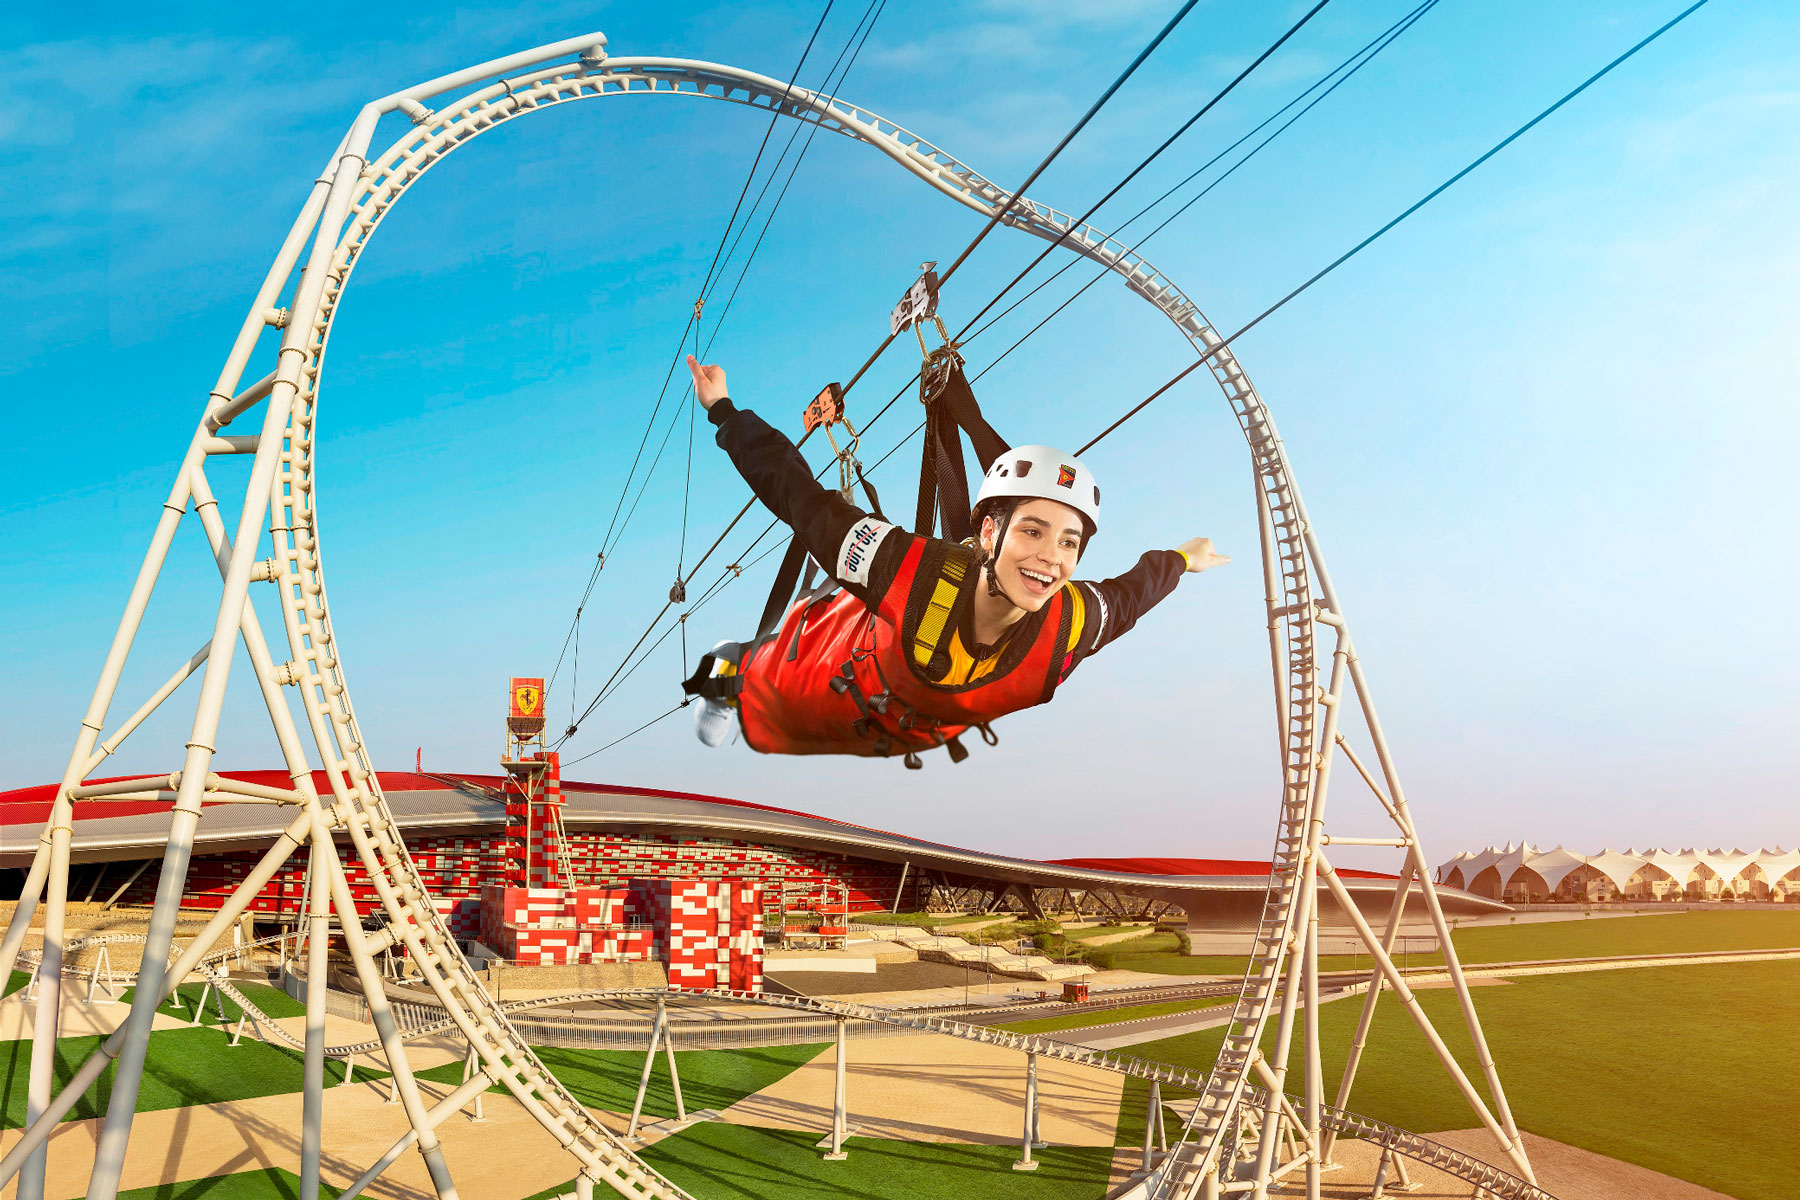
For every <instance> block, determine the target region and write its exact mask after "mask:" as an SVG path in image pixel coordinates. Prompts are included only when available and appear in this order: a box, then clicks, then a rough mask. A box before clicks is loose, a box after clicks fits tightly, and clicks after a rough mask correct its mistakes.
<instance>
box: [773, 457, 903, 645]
mask: <svg viewBox="0 0 1800 1200" xmlns="http://www.w3.org/2000/svg"><path fill="white" fill-rule="evenodd" d="M850 463H851V466H852V467H853V469H854V470H855V471H856V479H857V482H858V483H860V484H862V489H863V494H864V495H865V496H867V497H868V498H869V511H870V512H871V513H873V514H874V515H875V519H876V520H878V521H885V520H887V517H886V515H884V514H883V513H882V511H881V497H880V496H878V495H876V493H875V485H874V484H872V483H870V482H869V481H868V480H867V479H866V478H864V477H863V471H862V463H860V462H857V461H856V459H854V458H852V459H851V460H850ZM806 566H807V556H806V548H805V547H804V546H802V545H801V544H800V539H799V538H797V537H796V538H789V539H788V547H787V551H786V552H785V553H784V554H783V555H782V556H781V566H780V567H779V568H777V570H776V572H775V583H774V586H772V587H771V588H770V589H769V598H768V600H767V601H765V602H764V604H763V613H762V620H761V621H759V622H757V625H756V636H757V637H759V638H764V637H767V636H769V635H770V634H771V633H774V632H775V627H776V626H777V625H779V624H781V618H782V615H783V614H784V613H786V612H787V611H788V609H789V608H790V607H792V605H793V601H794V596H795V594H796V591H800V592H805V591H810V590H812V574H813V573H812V570H811V569H810V568H808V569H807V572H806V579H805V581H804V582H802V581H801V579H800V570H801V568H802V567H806ZM826 582H827V583H830V582H832V581H831V579H830V577H829V576H827V578H826Z"/></svg>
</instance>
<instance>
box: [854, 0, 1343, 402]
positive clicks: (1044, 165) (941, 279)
mask: <svg viewBox="0 0 1800 1200" xmlns="http://www.w3.org/2000/svg"><path fill="white" fill-rule="evenodd" d="M1329 2H1330V0H1319V5H1318V7H1317V8H1314V9H1313V12H1317V11H1319V8H1323V7H1324V6H1325V5H1326V4H1327V3H1329ZM1197 3H1199V0H1187V3H1186V4H1183V5H1182V6H1181V8H1180V9H1179V10H1177V11H1176V13H1175V15H1174V16H1172V17H1170V18H1169V23H1168V24H1166V25H1164V26H1163V27H1162V29H1161V31H1160V32H1158V33H1157V35H1156V36H1155V37H1153V38H1151V39H1150V44H1149V45H1148V46H1145V47H1144V48H1143V49H1142V50H1140V51H1138V56H1137V57H1136V58H1134V59H1132V60H1131V65H1130V66H1128V67H1126V68H1125V69H1124V70H1123V71H1122V72H1120V73H1119V77H1118V78H1117V79H1115V80H1113V81H1112V83H1111V84H1110V85H1108V87H1107V89H1106V90H1105V91H1104V92H1102V93H1100V98H1099V99H1098V100H1096V101H1094V103H1093V104H1091V105H1090V106H1089V107H1088V110H1087V111H1086V112H1085V113H1082V114H1081V120H1079V121H1077V122H1075V124H1074V126H1073V127H1071V128H1070V130H1069V132H1067V133H1065V134H1063V137H1062V141H1060V142H1058V143H1056V145H1055V146H1053V147H1051V150H1050V153H1048V154H1046V155H1045V156H1044V161H1043V162H1041V163H1039V164H1038V165H1037V167H1036V169H1035V170H1033V171H1032V172H1031V174H1029V175H1027V176H1026V177H1025V182H1024V183H1021V184H1020V185H1019V186H1018V187H1017V188H1015V189H1014V190H1013V194H1012V199H1010V200H1008V201H1007V202H1006V204H1005V205H1004V206H1003V207H1001V208H1000V209H998V210H997V211H996V212H995V213H994V215H993V216H991V217H989V218H988V219H987V223H986V224H984V225H983V226H982V227H981V230H980V232H978V233H977V234H976V235H975V237H974V239H973V240H972V241H970V242H969V244H968V245H967V246H965V247H963V252H962V253H961V254H959V255H957V256H956V259H955V261H953V262H952V263H951V264H950V266H949V268H948V269H947V270H945V271H943V272H942V273H940V274H939V275H938V286H939V287H940V288H941V287H943V286H944V284H946V283H949V282H950V277H951V276H952V275H954V274H956V270H957V268H958V267H960V266H962V265H963V263H965V262H967V261H968V258H969V255H971V254H973V253H975V247H977V246H979V245H981V243H982V240H983V239H984V238H986V237H987V235H988V234H990V233H992V232H993V231H994V226H996V225H998V224H1000V222H1001V220H1003V219H1004V218H1005V217H1006V216H1007V214H1009V213H1011V212H1012V210H1013V208H1014V207H1015V206H1016V205H1017V204H1018V203H1019V201H1020V200H1022V199H1024V198H1025V194H1026V193H1027V192H1029V191H1030V190H1031V185H1032V184H1034V183H1036V182H1037V180H1038V176H1039V175H1042V174H1043V173H1044V172H1045V170H1047V169H1048V168H1049V166H1050V164H1051V163H1053V162H1055V161H1056V156H1057V155H1059V154H1061V153H1062V152H1063V148H1064V147H1066V146H1067V145H1068V144H1069V143H1070V142H1072V141H1074V140H1075V135H1076V134H1078V133H1080V132H1081V131H1082V130H1083V129H1085V128H1087V123H1088V122H1089V121H1091V120H1093V119H1094V114H1095V113H1097V112H1099V111H1100V110H1101V109H1102V108H1103V107H1105V105H1106V102H1107V101H1108V100H1111V99H1112V98H1113V93H1114V92H1116V91H1118V90H1119V89H1120V88H1122V87H1124V86H1125V81H1126V80H1127V79H1130V78H1131V77H1132V75H1133V74H1135V73H1136V71H1137V69H1138V68H1139V67H1141V66H1143V65H1144V60H1145V59H1147V58H1149V57H1150V55H1151V54H1153V53H1155V51H1156V48H1157V47H1158V46H1160V45H1162V44H1163V39H1164V38H1166V37H1168V36H1169V35H1170V34H1171V33H1173V32H1175V27H1176V26H1177V25H1179V24H1181V20H1182V18H1183V17H1185V16H1187V15H1188V13H1189V12H1190V11H1192V9H1193V7H1194V5H1195V4H1197ZM1311 16H1312V13H1308V14H1307V17H1308V18H1310V17H1311ZM1303 23H1304V22H1303ZM1258 61H1261V60H1258ZM889 340H890V341H891V340H892V338H890V339H889ZM845 390H848V388H846V389H845Z"/></svg>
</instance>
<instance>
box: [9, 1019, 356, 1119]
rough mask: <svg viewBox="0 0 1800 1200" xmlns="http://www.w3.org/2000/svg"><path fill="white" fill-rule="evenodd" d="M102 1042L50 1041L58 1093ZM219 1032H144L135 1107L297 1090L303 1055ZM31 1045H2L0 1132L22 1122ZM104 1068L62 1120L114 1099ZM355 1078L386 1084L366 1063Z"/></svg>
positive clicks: (334, 1072) (93, 1113)
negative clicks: (235, 1040) (145, 1049)
mask: <svg viewBox="0 0 1800 1200" xmlns="http://www.w3.org/2000/svg"><path fill="white" fill-rule="evenodd" d="M103 1040H105V1039H103V1038H100V1037H70V1038H59V1039H57V1043H56V1070H55V1080H56V1087H58V1088H60V1087H62V1085H63V1084H64V1082H66V1081H67V1080H68V1078H69V1077H70V1076H71V1075H73V1074H74V1073H75V1071H76V1069H77V1068H78V1067H80V1065H81V1064H82V1063H84V1062H86V1061H87V1059H88V1056H89V1055H90V1054H92V1053H93V1052H94V1050H95V1049H96V1048H97V1047H98V1046H99V1045H100V1043H101V1042H102V1041H103ZM229 1040H230V1038H229V1036H228V1034H227V1033H226V1032H225V1031H224V1030H220V1029H208V1028H206V1027H204V1026H201V1027H197V1028H193V1029H165V1030H159V1031H158V1032H156V1033H153V1034H151V1035H150V1052H149V1055H148V1057H147V1058H146V1059H145V1061H144V1081H143V1084H142V1085H141V1087H140V1089H139V1091H138V1104H137V1110H138V1111H139V1112H155V1111H157V1110H159V1109H165V1108H185V1107H187V1106H188V1105H191V1104H217V1103H220V1102H223V1101H227V1100H247V1099H249V1098H251V1097H253V1096H272V1095H276V1094H278V1093H282V1092H298V1091H300V1089H301V1086H302V1080H301V1066H302V1064H301V1056H300V1055H299V1053H298V1052H296V1051H293V1050H289V1049H288V1048H287V1047H285V1046H270V1045H265V1044H264V1043H262V1042H258V1041H255V1040H254V1039H253V1038H252V1037H250V1035H249V1034H248V1033H246V1034H245V1036H244V1040H243V1041H242V1042H241V1043H239V1044H238V1045H237V1046H231V1045H228V1044H227V1043H228V1042H229ZM33 1049H34V1047H33V1046H32V1044H31V1042H30V1041H29V1040H23V1041H14V1042H0V1128H4V1129H17V1128H19V1127H21V1126H22V1125H23V1124H24V1118H25V1090H26V1081H27V1080H28V1079H29V1078H30V1074H31V1056H32V1052H33ZM115 1069H116V1068H115V1067H111V1066H109V1067H108V1068H107V1069H106V1072H105V1073H104V1074H103V1075H101V1076H100V1079H99V1082H98V1083H96V1084H95V1085H94V1087H92V1088H91V1089H89V1091H88V1093H87V1095H86V1096H84V1097H83V1098H82V1099H81V1101H80V1102H79V1103H77V1104H76V1105H75V1107H74V1108H72V1109H70V1110H69V1115H68V1116H67V1117H66V1118H65V1120H71V1121H81V1120H86V1119H88V1118H90V1117H98V1116H102V1115H104V1114H105V1112H106V1104H107V1101H108V1100H109V1099H110V1098H111V1096H112V1081H113V1072H114V1070H115ZM343 1077H344V1069H343V1064H341V1063H339V1062H337V1061H336V1060H333V1059H327V1060H325V1079H326V1086H328V1087H329V1086H330V1085H331V1084H332V1083H335V1082H338V1081H340V1080H342V1079H343ZM357 1077H358V1078H363V1079H371V1078H372V1079H385V1078H386V1077H387V1075H386V1072H384V1071H380V1070H376V1069H374V1067H373V1065H372V1064H370V1063H366V1062H359V1063H358V1064H357Z"/></svg>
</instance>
